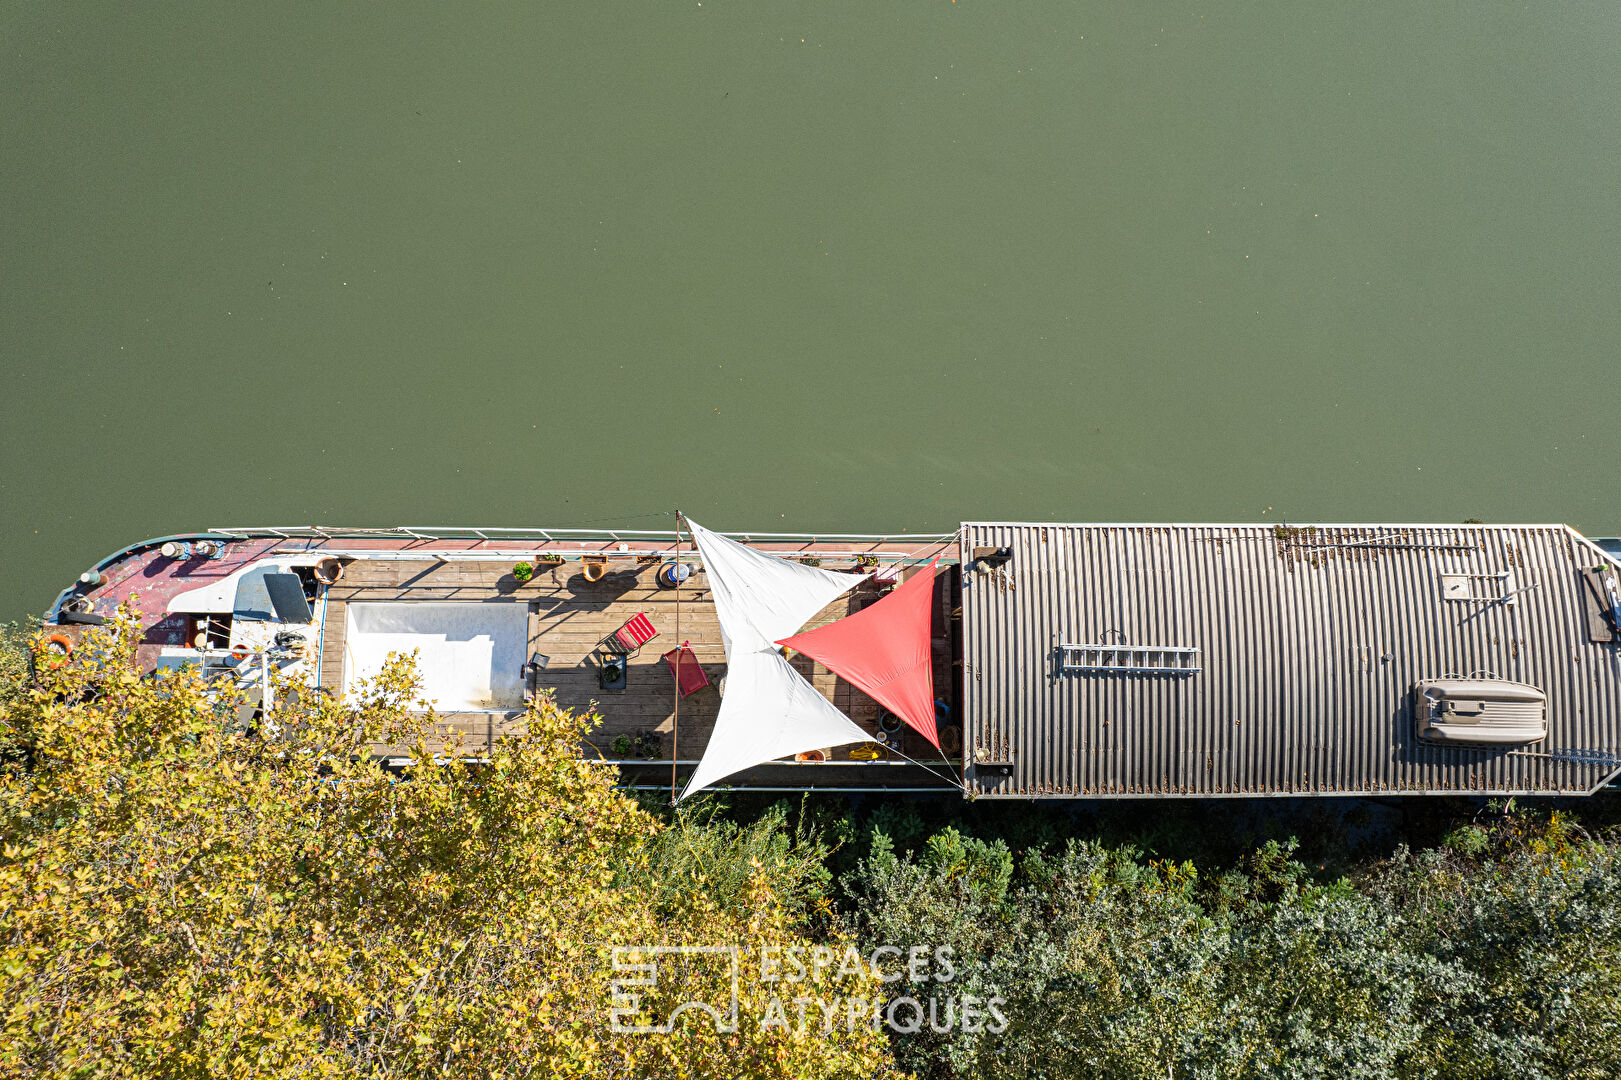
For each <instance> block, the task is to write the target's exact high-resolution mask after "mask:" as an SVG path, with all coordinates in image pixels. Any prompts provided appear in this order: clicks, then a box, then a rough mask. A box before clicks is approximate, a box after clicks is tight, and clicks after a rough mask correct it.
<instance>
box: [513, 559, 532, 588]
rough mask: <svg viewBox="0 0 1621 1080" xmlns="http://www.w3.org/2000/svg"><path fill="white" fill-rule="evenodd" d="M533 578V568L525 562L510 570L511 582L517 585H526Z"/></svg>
mask: <svg viewBox="0 0 1621 1080" xmlns="http://www.w3.org/2000/svg"><path fill="white" fill-rule="evenodd" d="M534 576H535V568H534V567H533V566H531V565H529V564H528V563H526V562H521V563H519V564H518V565H516V566H514V567H513V568H512V577H513V580H515V581H517V583H518V584H519V585H523V584H526V583H527V582H528V581H529V579H530V578H532V577H534Z"/></svg>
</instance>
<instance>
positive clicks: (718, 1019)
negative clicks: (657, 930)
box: [609, 945, 742, 1035]
mask: <svg viewBox="0 0 1621 1080" xmlns="http://www.w3.org/2000/svg"><path fill="white" fill-rule="evenodd" d="M661 958H663V965H662V967H663V969H664V970H666V971H668V970H670V968H671V966H672V964H671V961H672V960H673V961H674V962H675V965H676V966H678V967H681V968H687V967H690V966H691V965H692V964H694V963H695V962H699V961H702V960H704V959H708V958H713V960H712V961H711V962H713V963H715V964H717V965H720V969H721V970H723V971H724V972H725V981H726V982H727V984H729V985H730V987H731V999H730V1001H727V1002H723V1003H718V1004H717V1003H714V1002H708V1001H693V1000H683V1001H681V1002H680V1003H679V1004H677V1005H676V1006H675V1008H673V1009H671V1010H670V1012H669V1014H668V1015H667V1016H666V1017H665V1018H664V1020H663V1022H662V1023H647V1022H646V1018H645V1017H644V1016H643V1015H642V996H643V994H644V993H647V992H651V991H654V990H656V989H657V988H658V986H659V974H660V970H661V963H660V961H661ZM705 966H707V965H705ZM613 970H614V977H613V979H612V980H611V982H610V989H611V991H612V1000H611V1006H612V1007H611V1009H610V1010H609V1012H610V1026H611V1027H612V1029H613V1031H614V1033H615V1034H616V1035H667V1034H669V1033H670V1032H671V1031H673V1030H675V1023H676V1021H677V1020H678V1019H680V1018H681V1015H682V1014H683V1013H702V1014H707V1015H708V1016H709V1018H710V1019H711V1020H712V1021H714V1024H715V1030H716V1031H718V1032H721V1033H722V1034H730V1033H732V1032H734V1031H736V1030H737V987H738V979H739V978H740V975H741V970H742V950H741V949H740V948H739V947H738V946H736V945H615V946H614V951H613ZM682 974H684V972H682Z"/></svg>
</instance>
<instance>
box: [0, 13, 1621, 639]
mask: <svg viewBox="0 0 1621 1080" xmlns="http://www.w3.org/2000/svg"><path fill="white" fill-rule="evenodd" d="M0 46H3V48H0V53H3V59H0V100H4V101H5V103H6V104H5V107H4V108H0V139H3V142H0V148H3V152H0V365H3V368H0V377H3V383H0V566H3V570H0V618H10V617H15V616H18V615H21V614H23V613H24V612H26V611H31V610H33V611H37V610H39V609H40V608H41V607H43V606H44V605H45V604H46V603H47V602H48V601H49V600H50V598H51V597H52V595H53V594H54V593H55V591H56V590H57V589H58V588H59V587H60V586H62V585H63V584H66V582H67V581H68V580H69V579H70V578H71V577H72V576H73V575H74V574H76V573H78V571H79V570H81V569H82V568H83V567H84V566H86V565H88V564H89V563H90V562H91V561H92V560H94V559H95V558H97V557H99V556H101V555H103V554H105V553H107V552H109V551H110V550H112V549H114V548H117V547H120V546H122V545H124V544H126V543H129V542H131V541H134V540H137V539H141V538H144V537H147V536H151V535H157V534H163V533H170V532H176V531H186V530H192V529H196V528H200V527H205V526H211V525H247V524H302V523H308V522H328V523H343V524H374V525H392V524H408V525H414V524H428V523H440V524H490V525H519V524H543V525H555V526H569V525H587V524H590V525H613V524H617V525H622V526H625V527H644V528H646V527H651V528H658V527H663V526H664V525H665V524H666V523H667V521H668V519H667V518H664V517H662V516H659V515H663V514H665V513H667V512H668V511H670V510H672V509H675V508H677V507H680V508H682V509H684V510H686V511H687V512H688V513H690V514H691V515H692V516H694V517H696V518H698V520H700V521H702V522H703V523H704V524H706V525H709V526H711V527H716V528H752V529H760V530H765V529H771V528H773V527H775V528H779V529H796V530H797V529H816V530H826V531H833V530H847V531H862V532H866V531H882V530H901V529H907V530H912V531H948V530H950V529H951V528H953V527H954V526H955V524H956V523H957V522H958V521H959V520H963V519H976V518H1010V519H1020V520H1030V519H1063V520H1182V521H1188V520H1216V521H1227V520H1239V521H1251V520H1268V521H1269V520H1275V519H1288V520H1292V521H1305V520H1332V521H1347V520H1352V521H1354V520H1387V521H1388V520H1394V521H1411V520H1425V521H1430V520H1434V521H1460V520H1462V519H1464V518H1469V517H1478V518H1483V519H1485V520H1487V521H1511V520H1516V521H1518V520H1537V521H1546V520H1557V521H1568V522H1570V523H1572V524H1574V525H1576V526H1578V527H1579V528H1582V529H1584V530H1586V531H1589V532H1592V533H1599V534H1602V533H1616V532H1621V484H1618V482H1617V461H1618V450H1621V445H1618V444H1621V438H1618V429H1621V390H1618V382H1617V355H1618V348H1617V345H1618V342H1621V302H1618V301H1621V288H1618V286H1621V198H1618V195H1621V190H1618V189H1621V184H1618V179H1617V178H1618V176H1621V172H1618V168H1617V166H1618V163H1621V7H1618V6H1617V5H1615V4H1613V3H1607V2H1606V3H1580V2H1573V3H1568V4H1560V5H1553V6H1547V5H1540V6H1539V5H1529V6H1528V5H1523V4H1519V3H1514V4H1503V3H1480V4H1471V5H1444V6H1443V5H1433V4H1413V5H1393V4H1389V3H1371V2H1346V3H1339V4H1334V5H1303V4H1292V3H1256V4H1244V5H1237V4H1228V5H1223V4H1213V3H1132V4H1125V3H1112V4H1099V3H1089V4H1078V3H1021V4H1001V3H998V4H991V3H985V2H982V0H962V2H960V3H949V2H945V0H940V2H927V3H923V2H920V3H906V4H899V3H893V4H876V5H875V4H870V3H853V2H851V3H831V2H825V0H823V2H817V3H748V4H742V3H728V2H722V0H705V2H704V3H703V4H702V5H700V4H698V3H696V2H686V3H641V4H612V5H609V4H560V3H559V4H549V3H538V2H537V3H524V4H512V3H501V4H487V5H481V4H472V3H466V2H462V3H455V4H450V3H439V4H423V5H410V4H389V5H378V4H359V3H352V4H338V5H334V4H328V3H321V4H275V5H258V4H255V5H249V4H237V5H226V4H215V3H208V4H192V3H167V4H163V5H155V6H154V5H130V4H123V3H107V2H90V3H80V4H73V5H58V4H37V3H19V2H15V0H6V2H4V3H3V4H0ZM650 515H651V516H650Z"/></svg>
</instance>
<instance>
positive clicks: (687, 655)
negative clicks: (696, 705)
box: [664, 642, 709, 697]
mask: <svg viewBox="0 0 1621 1080" xmlns="http://www.w3.org/2000/svg"><path fill="white" fill-rule="evenodd" d="M664 662H665V663H666V664H669V665H670V678H672V679H674V680H675V681H676V685H677V686H679V687H681V696H682V697H691V696H692V695H693V694H696V693H697V692H698V691H700V690H702V689H703V688H704V687H706V686H708V685H709V672H707V671H705V670H704V666H703V665H702V664H700V663H698V658H697V657H696V656H694V655H692V650H691V649H689V648H687V646H686V643H685V642H683V643H682V644H681V647H680V648H679V649H671V650H670V651H669V652H667V653H665V654H664Z"/></svg>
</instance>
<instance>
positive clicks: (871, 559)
mask: <svg viewBox="0 0 1621 1080" xmlns="http://www.w3.org/2000/svg"><path fill="white" fill-rule="evenodd" d="M877 565H878V556H876V555H857V556H856V566H858V567H862V568H864V569H871V568H872V567H875V566H877Z"/></svg>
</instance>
